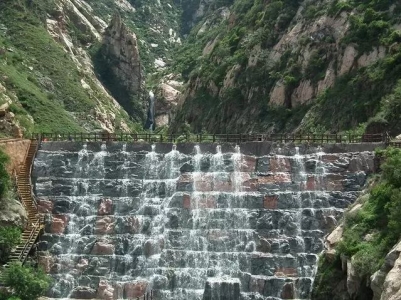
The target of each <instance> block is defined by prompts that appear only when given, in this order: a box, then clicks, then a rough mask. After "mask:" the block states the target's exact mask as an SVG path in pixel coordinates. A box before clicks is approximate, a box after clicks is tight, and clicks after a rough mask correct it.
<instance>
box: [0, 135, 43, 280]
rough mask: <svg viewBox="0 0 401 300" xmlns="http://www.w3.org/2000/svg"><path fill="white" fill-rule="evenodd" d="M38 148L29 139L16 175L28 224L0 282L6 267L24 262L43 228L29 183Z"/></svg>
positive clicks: (34, 141) (33, 141) (35, 143)
mask: <svg viewBox="0 0 401 300" xmlns="http://www.w3.org/2000/svg"><path fill="white" fill-rule="evenodd" d="M37 148H38V141H36V140H31V144H30V146H29V150H28V153H27V155H26V157H25V162H24V164H23V165H21V167H20V170H19V173H18V175H17V177H16V184H17V191H18V195H19V197H20V200H21V202H22V204H23V205H24V207H25V210H26V211H27V215H28V224H27V226H26V227H25V229H24V231H23V232H22V234H21V241H20V243H19V244H18V245H17V247H15V249H13V251H12V253H11V255H10V258H9V261H8V262H7V264H6V265H4V266H3V270H2V272H1V274H0V283H1V282H2V281H3V280H4V277H5V274H6V273H7V269H8V267H9V266H10V265H11V264H12V263H15V262H20V263H22V264H24V263H25V261H26V258H27V257H28V254H29V252H30V251H31V249H32V246H33V245H34V243H35V241H36V240H37V238H38V236H39V234H40V232H41V230H42V229H43V218H42V217H41V216H40V215H39V214H38V208H37V204H36V201H35V200H34V197H33V193H32V185H31V167H32V164H33V160H34V158H35V155H36V151H37Z"/></svg>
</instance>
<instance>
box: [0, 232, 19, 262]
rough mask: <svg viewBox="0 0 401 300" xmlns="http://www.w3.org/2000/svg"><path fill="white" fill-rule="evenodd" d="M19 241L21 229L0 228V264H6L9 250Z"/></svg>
mask: <svg viewBox="0 0 401 300" xmlns="http://www.w3.org/2000/svg"><path fill="white" fill-rule="evenodd" d="M20 241H21V229H19V228H17V227H11V226H7V227H0V264H4V263H6V262H7V260H8V257H9V255H10V253H11V250H12V249H13V248H14V247H15V246H17V245H18V244H19V242H20Z"/></svg>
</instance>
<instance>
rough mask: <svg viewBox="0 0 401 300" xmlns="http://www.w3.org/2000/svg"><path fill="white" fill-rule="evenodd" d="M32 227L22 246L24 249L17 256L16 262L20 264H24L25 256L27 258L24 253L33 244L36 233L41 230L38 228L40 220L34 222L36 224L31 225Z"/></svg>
mask: <svg viewBox="0 0 401 300" xmlns="http://www.w3.org/2000/svg"><path fill="white" fill-rule="evenodd" d="M32 226H33V228H32V230H31V232H30V234H29V237H28V240H27V241H26V243H25V244H24V247H23V248H22V250H21V252H20V254H19V255H18V260H19V261H20V262H21V263H22V264H24V262H25V260H26V256H27V254H26V255H25V251H26V250H27V249H28V247H29V248H30V247H32V245H31V244H33V243H32V241H33V242H34V241H35V240H36V238H37V236H38V233H39V232H40V229H41V228H40V226H41V220H40V218H38V219H37V220H36V223H34V224H32Z"/></svg>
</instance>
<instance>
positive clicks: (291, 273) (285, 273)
mask: <svg viewBox="0 0 401 300" xmlns="http://www.w3.org/2000/svg"><path fill="white" fill-rule="evenodd" d="M274 276H277V277H297V276H298V272H297V269H295V268H277V269H276V271H275V272H274Z"/></svg>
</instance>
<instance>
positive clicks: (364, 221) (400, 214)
mask: <svg viewBox="0 0 401 300" xmlns="http://www.w3.org/2000/svg"><path fill="white" fill-rule="evenodd" d="M379 154H381V155H383V156H384V158H385V159H386V161H385V163H383V165H382V170H383V174H382V177H381V182H380V183H379V184H378V185H376V186H375V187H374V188H373V189H372V191H371V193H370V196H369V199H368V200H367V201H366V202H365V203H364V205H363V206H362V208H361V209H360V210H359V211H357V212H356V213H353V214H352V215H351V214H347V215H346V218H345V230H344V234H343V240H342V241H341V242H340V243H339V245H338V247H337V250H338V251H339V253H342V254H345V255H347V256H349V257H351V256H352V257H353V265H354V266H355V269H356V270H357V272H358V274H360V276H361V277H363V276H370V275H372V274H373V272H375V271H376V270H377V269H379V267H380V266H381V265H382V263H383V260H384V257H385V255H386V253H387V252H388V251H389V250H390V249H391V247H393V246H394V245H395V244H396V243H397V242H398V240H399V237H400V236H401V222H400V220H401V189H400V187H401V184H400V179H401V171H400V170H401V150H400V149H392V148H389V149H387V150H385V151H381V152H380V153H379Z"/></svg>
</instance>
